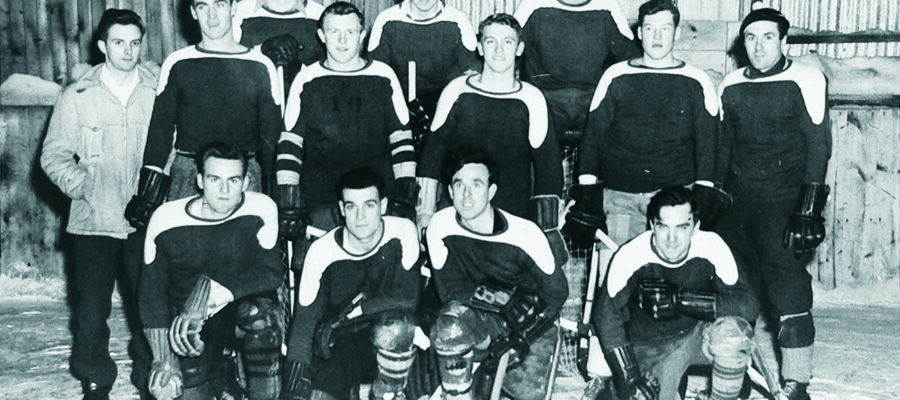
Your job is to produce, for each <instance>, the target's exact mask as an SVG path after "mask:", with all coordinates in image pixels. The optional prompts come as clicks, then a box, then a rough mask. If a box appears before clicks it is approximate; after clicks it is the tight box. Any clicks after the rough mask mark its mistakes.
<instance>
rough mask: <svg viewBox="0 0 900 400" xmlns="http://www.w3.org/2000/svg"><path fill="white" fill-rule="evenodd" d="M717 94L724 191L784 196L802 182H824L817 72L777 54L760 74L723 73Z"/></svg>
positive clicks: (826, 148) (825, 134)
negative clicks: (719, 108) (779, 57)
mask: <svg viewBox="0 0 900 400" xmlns="http://www.w3.org/2000/svg"><path fill="white" fill-rule="evenodd" d="M719 93H720V96H721V99H722V100H721V102H722V116H721V117H722V134H721V140H722V145H721V146H720V149H721V153H722V155H721V156H720V158H721V162H720V172H722V175H724V176H723V179H724V184H725V190H727V191H728V192H730V193H732V194H734V195H735V196H740V197H745V198H750V199H787V198H792V197H793V196H796V195H797V191H798V190H799V188H800V185H801V184H802V183H805V182H819V183H821V182H824V181H825V171H826V169H827V166H828V159H829V158H830V157H831V132H830V130H829V129H828V123H827V121H826V118H827V117H828V114H827V113H826V106H825V101H826V99H825V94H826V81H825V76H824V75H822V72H821V71H819V70H818V69H815V68H813V67H810V66H806V65H802V64H796V63H792V62H790V61H788V60H786V59H784V58H782V60H781V61H780V62H779V63H778V64H776V65H775V66H774V67H772V69H771V70H769V71H768V72H766V73H765V74H762V73H759V71H756V70H755V69H753V68H752V67H745V68H741V69H739V70H737V71H734V72H732V73H730V74H728V76H726V77H725V80H723V81H722V84H721V85H720V88H719Z"/></svg>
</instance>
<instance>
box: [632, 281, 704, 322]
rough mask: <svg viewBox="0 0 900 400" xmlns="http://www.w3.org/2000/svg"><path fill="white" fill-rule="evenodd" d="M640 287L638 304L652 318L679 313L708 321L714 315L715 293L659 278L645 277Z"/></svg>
mask: <svg viewBox="0 0 900 400" xmlns="http://www.w3.org/2000/svg"><path fill="white" fill-rule="evenodd" d="M640 288H641V294H640V297H639V303H638V304H639V306H640V307H641V309H642V310H644V313H646V314H647V316H649V317H650V318H652V319H654V320H657V321H666V320H671V319H675V318H676V317H678V315H681V314H683V315H689V316H692V317H695V318H699V319H704V320H709V321H712V320H714V319H715V317H716V294H715V293H712V292H706V291H702V290H692V289H684V288H679V287H678V286H676V285H673V284H670V283H667V282H665V281H663V280H661V279H645V280H644V281H643V282H641V285H640Z"/></svg>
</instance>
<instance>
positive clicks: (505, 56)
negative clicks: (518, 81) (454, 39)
mask: <svg viewBox="0 0 900 400" xmlns="http://www.w3.org/2000/svg"><path fill="white" fill-rule="evenodd" d="M477 47H478V54H479V55H481V56H482V57H484V68H485V69H486V70H487V69H490V70H491V71H492V72H495V73H502V72H507V71H512V70H513V68H514V67H515V65H516V57H517V56H520V55H522V51H524V50H525V43H522V42H521V41H519V35H518V34H517V33H516V31H515V29H513V28H512V27H510V26H506V25H502V24H490V25H488V26H485V27H484V30H483V32H482V36H481V41H479V42H478V45H477Z"/></svg>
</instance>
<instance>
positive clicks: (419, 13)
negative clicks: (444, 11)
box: [409, 1, 441, 21]
mask: <svg viewBox="0 0 900 400" xmlns="http://www.w3.org/2000/svg"><path fill="white" fill-rule="evenodd" d="M440 10H441V7H440V2H437V1H436V2H434V6H433V7H431V9H430V10H420V9H419V8H418V7H416V5H415V4H413V3H412V2H410V3H409V17H410V18H412V19H414V20H420V21H421V20H427V19H431V18H434V17H435V16H436V15H437V14H438V12H439V11H440Z"/></svg>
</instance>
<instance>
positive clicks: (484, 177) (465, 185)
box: [450, 164, 497, 220]
mask: <svg viewBox="0 0 900 400" xmlns="http://www.w3.org/2000/svg"><path fill="white" fill-rule="evenodd" d="M488 179H489V173H488V169H487V167H486V166H484V164H466V165H464V166H463V167H462V169H460V170H459V171H457V172H456V174H454V175H453V180H452V181H451V182H450V198H451V199H452V200H453V208H455V209H456V213H457V214H459V216H460V218H462V219H463V220H473V219H476V218H478V217H479V216H481V215H482V214H484V212H485V211H487V210H488V208H490V206H491V199H493V198H494V194H496V193H497V185H494V184H491V183H490V182H489V180H488Z"/></svg>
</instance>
